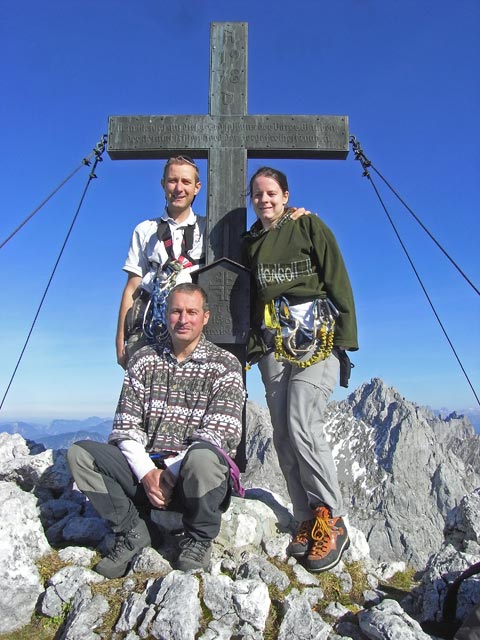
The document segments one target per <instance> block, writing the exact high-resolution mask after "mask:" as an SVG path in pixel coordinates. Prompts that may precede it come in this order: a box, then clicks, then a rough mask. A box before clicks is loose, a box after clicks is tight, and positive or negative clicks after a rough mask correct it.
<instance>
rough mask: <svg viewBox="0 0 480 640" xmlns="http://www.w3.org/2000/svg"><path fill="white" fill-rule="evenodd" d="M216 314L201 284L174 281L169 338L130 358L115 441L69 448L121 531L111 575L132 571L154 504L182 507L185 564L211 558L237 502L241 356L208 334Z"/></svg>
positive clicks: (90, 490)
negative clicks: (234, 459) (232, 460)
mask: <svg viewBox="0 0 480 640" xmlns="http://www.w3.org/2000/svg"><path fill="white" fill-rule="evenodd" d="M208 318H209V311H208V304H207V299H206V294H205V292H204V291H203V289H201V287H199V286H198V285H196V284H191V283H185V284H180V285H178V286H177V287H175V288H174V289H173V290H172V291H171V293H170V295H169V298H168V307H167V324H168V333H169V338H168V340H167V341H166V342H165V343H162V344H155V345H151V346H146V347H143V348H142V349H140V350H139V351H138V352H136V353H135V354H134V355H133V356H132V358H131V360H130V361H129V365H128V370H127V371H126V373H125V379H124V383H123V388H122V392H121V395H120V400H119V402H118V407H117V411H116V414H115V418H114V422H113V430H112V432H111V434H110V437H109V442H108V444H106V443H98V442H92V441H90V440H86V441H80V442H76V443H75V444H73V445H72V446H71V447H70V449H69V451H68V461H69V464H70V469H71V471H72V475H73V478H74V480H75V482H76V484H77V486H78V488H79V489H80V491H82V492H83V493H85V495H87V497H88V498H89V500H90V501H91V503H92V505H93V506H94V508H95V509H96V511H97V512H98V513H99V514H100V515H101V516H102V517H103V518H105V519H106V520H107V521H109V523H110V524H111V527H112V530H113V531H114V532H115V533H116V534H117V535H116V542H115V545H114V547H113V549H112V550H111V551H110V552H109V553H108V555H107V556H106V557H104V558H103V559H102V560H101V561H100V562H99V563H98V564H97V565H96V567H95V570H96V571H97V572H98V573H100V574H102V575H104V576H105V577H107V578H115V577H120V576H123V575H125V573H126V571H127V569H128V565H129V564H130V561H131V560H132V559H133V557H134V556H135V555H136V554H137V553H138V552H139V551H140V550H141V549H142V548H144V547H146V546H148V545H149V544H150V543H151V537H150V533H149V529H148V527H147V523H146V520H148V516H147V515H146V513H147V512H148V511H149V509H150V508H151V507H155V508H157V509H167V508H170V509H174V510H176V511H181V512H182V514H183V525H184V530H185V536H184V538H183V540H182V541H181V542H180V547H181V552H180V555H179V557H178V560H177V568H178V569H180V570H183V571H187V570H191V569H198V568H206V567H207V566H208V564H209V561H210V556H211V542H212V540H213V539H214V538H215V537H216V536H217V535H218V532H219V530H220V523H221V514H222V512H223V511H225V510H226V509H227V507H228V504H229V499H230V494H231V484H230V473H229V462H228V456H230V455H232V456H233V455H234V454H235V450H236V447H237V446H238V444H239V442H240V438H241V430H242V410H243V405H244V401H245V389H244V385H243V376H242V369H241V366H240V363H239V361H238V360H237V359H236V358H235V357H234V356H233V355H232V354H231V353H229V352H228V351H225V350H224V349H221V348H220V347H218V346H216V345H214V344H212V343H211V342H209V341H208V340H207V339H206V338H205V336H204V335H203V332H202V330H203V327H204V326H205V325H206V324H207V322H208ZM226 455H227V457H226Z"/></svg>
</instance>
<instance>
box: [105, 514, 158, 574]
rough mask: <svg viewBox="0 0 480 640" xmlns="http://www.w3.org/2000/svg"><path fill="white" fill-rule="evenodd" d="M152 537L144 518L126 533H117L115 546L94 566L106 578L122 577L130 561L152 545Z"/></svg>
mask: <svg viewBox="0 0 480 640" xmlns="http://www.w3.org/2000/svg"><path fill="white" fill-rule="evenodd" d="M150 542H151V539H150V534H149V532H148V528H147V525H146V524H145V522H144V521H143V520H139V521H138V523H137V524H136V525H135V526H134V527H133V529H130V531H126V532H124V533H117V538H116V540H115V544H114V545H113V548H112V549H111V550H110V551H109V552H108V554H107V555H106V556H105V557H104V558H103V559H102V560H100V562H99V563H98V564H97V565H95V567H94V568H93V569H94V571H96V572H97V573H99V574H100V575H102V576H105V578H110V579H112V578H121V577H122V576H124V575H125V574H126V572H127V569H128V565H129V564H130V561H131V560H132V559H133V558H134V556H136V555H137V553H139V552H140V551H141V550H142V549H144V548H145V547H148V546H149V545H150Z"/></svg>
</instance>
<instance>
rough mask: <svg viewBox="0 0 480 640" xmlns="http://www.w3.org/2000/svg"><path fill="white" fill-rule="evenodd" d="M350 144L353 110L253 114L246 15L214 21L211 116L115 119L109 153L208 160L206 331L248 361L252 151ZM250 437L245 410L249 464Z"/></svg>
mask: <svg viewBox="0 0 480 640" xmlns="http://www.w3.org/2000/svg"><path fill="white" fill-rule="evenodd" d="M348 144H349V136H348V118H347V116H301V115H256V116H254V115H248V114H247V23H245V22H213V23H212V25H211V30H210V95H209V109H208V115H203V116H202V115H195V116H188V115H183V116H182V115H170V116H112V117H110V118H109V124H108V153H109V155H110V157H111V158H112V159H113V160H117V159H119V160H122V159H128V160H131V159H142V160H143V159H150V158H151V159H161V158H164V159H165V158H170V157H171V156H177V155H183V154H185V155H189V156H191V157H192V158H207V159H208V194H207V231H206V235H207V237H206V238H205V254H206V255H205V259H206V267H204V268H203V269H201V270H200V271H198V272H197V274H198V276H197V278H198V282H199V284H201V285H202V286H203V287H204V289H206V291H207V293H208V297H209V303H210V309H211V311H212V313H211V316H210V321H209V323H208V325H207V326H206V328H205V334H206V335H207V337H208V338H209V339H210V340H212V341H213V342H216V343H217V344H221V345H222V346H224V347H225V348H228V349H229V350H230V351H232V353H234V354H235V355H236V356H237V357H238V358H239V360H240V361H241V362H243V363H244V362H245V344H246V339H247V334H248V328H249V292H248V289H249V276H248V273H247V274H245V273H244V272H245V269H243V268H242V267H241V266H240V265H239V264H237V263H239V262H240V247H241V240H240V237H241V234H242V233H243V232H244V231H245V226H246V211H247V208H246V197H247V194H246V183H247V176H246V172H247V158H326V159H345V158H346V157H347V154H348ZM242 269H243V272H242ZM202 272H203V273H202ZM245 442H246V435H245V415H244V433H243V438H242V442H241V444H240V446H239V448H238V450H237V457H236V461H237V463H238V465H239V467H240V469H241V470H242V471H244V470H245V468H246V448H245V447H246V445H245Z"/></svg>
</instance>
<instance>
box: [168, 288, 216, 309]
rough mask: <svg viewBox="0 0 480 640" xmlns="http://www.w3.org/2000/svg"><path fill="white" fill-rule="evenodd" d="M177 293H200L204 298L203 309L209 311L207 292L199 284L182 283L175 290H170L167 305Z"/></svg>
mask: <svg viewBox="0 0 480 640" xmlns="http://www.w3.org/2000/svg"><path fill="white" fill-rule="evenodd" d="M176 291H178V292H180V293H197V292H198V293H199V294H200V295H201V296H202V309H203V310H204V311H209V307H208V296H207V292H206V291H205V289H204V288H203V287H201V286H200V285H199V284H195V283H194V282H182V283H181V284H177V285H176V286H175V287H173V289H171V290H170V292H169V294H168V299H167V303H168V302H170V298H171V296H172V294H173V293H175V292H176Z"/></svg>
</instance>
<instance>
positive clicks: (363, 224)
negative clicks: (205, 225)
mask: <svg viewBox="0 0 480 640" xmlns="http://www.w3.org/2000/svg"><path fill="white" fill-rule="evenodd" d="M213 21H217V22H222V21H241V22H248V30H249V45H248V51H249V54H248V55H249V65H248V76H249V77H248V103H249V113H250V114H255V113H258V114H267V113H276V114H290V113H291V114H306V115H310V114H323V115H345V114H346V115H348V116H349V121H350V132H351V133H352V134H354V135H355V136H357V138H358V139H359V141H360V142H361V144H362V147H363V150H364V152H365V153H366V155H367V156H368V157H369V159H370V160H371V161H372V162H373V164H374V165H375V167H376V168H377V169H378V170H379V171H380V172H381V173H382V174H383V175H384V176H385V177H386V179H387V180H388V181H389V182H390V183H391V184H392V185H393V186H394V187H395V189H396V190H397V191H398V192H399V193H400V194H401V195H402V197H403V198H404V199H405V200H406V201H407V203H408V204H409V206H410V207H411V208H412V209H413V210H414V211H415V213H416V214H417V215H418V216H419V217H420V218H421V220H422V221H423V223H424V224H425V225H426V226H427V227H428V229H429V230H430V231H431V233H432V234H433V235H434V236H435V237H436V238H437V240H438V241H439V242H440V244H441V245H442V246H443V247H444V248H445V249H446V250H447V251H448V253H449V254H450V255H451V256H452V258H453V259H454V260H455V261H456V262H457V263H458V264H459V265H460V266H461V268H462V269H463V271H464V272H465V273H466V274H467V275H468V277H469V278H470V279H471V280H473V282H474V283H475V285H476V286H477V288H478V287H479V285H480V282H479V281H480V277H479V260H478V238H479V237H480V228H479V227H480V223H479V215H478V202H479V200H480V186H479V185H480V180H479V171H478V160H479V157H478V155H479V152H478V148H479V145H478V139H477V138H478V136H477V134H476V133H475V125H476V122H477V119H478V114H479V102H480V100H479V82H478V68H479V62H480V59H479V58H480V55H479V53H480V44H479V39H478V33H479V30H480V3H478V2H477V0H456V2H451V0H450V1H447V0H424V1H423V2H418V0H415V1H414V0H403V1H402V2H398V1H393V0H336V1H335V2H331V1H329V2H326V1H323V0H315V1H313V0H312V1H302V0H299V1H298V2H295V3H291V2H287V1H286V0H280V1H278V2H275V3H273V2H269V1H268V0H265V2H262V3H259V2H258V1H257V0H242V1H241V2H238V1H236V0H228V1H223V0H222V1H220V0H215V1H213V0H211V1H208V0H184V1H182V0H177V1H176V2H174V3H168V4H167V3H163V2H159V1H158V0H156V1H154V0H142V1H139V2H135V3H133V2H132V3H127V2H125V3H120V2H113V1H112V0H102V1H99V0H95V1H94V0H83V1H82V2H65V1H62V2H60V1H58V0H50V1H49V2H46V3H38V2H33V1H30V0H29V1H25V0H19V1H18V2H16V3H15V4H13V3H7V2H2V3H1V20H0V52H1V55H0V65H1V75H2V78H3V87H4V89H3V99H2V100H1V102H0V113H1V123H2V143H3V153H2V165H3V166H2V190H1V215H0V242H1V241H3V239H5V238H6V237H7V236H8V235H9V234H10V233H11V232H12V231H13V229H14V228H16V226H17V225H18V224H20V222H21V221H22V220H23V219H24V218H25V217H26V216H27V215H28V214H30V213H31V211H32V210H33V209H34V208H35V207H36V206H38V204H39V203H40V202H41V201H42V200H43V199H44V198H45V197H46V196H47V195H48V194H49V193H50V192H51V191H52V190H53V189H54V188H55V187H56V186H57V185H58V184H59V183H60V182H61V180H63V179H64V178H65V177H66V176H67V175H68V174H69V173H70V172H71V171H72V170H73V169H74V168H75V167H77V166H78V164H79V163H80V162H81V160H82V158H84V157H85V156H87V155H88V154H89V153H90V151H91V150H92V148H93V147H94V146H95V144H96V143H97V141H98V140H99V139H100V137H101V135H102V134H103V133H106V131H107V121H108V116H109V115H138V114H143V115H145V114H149V115H150V114H201V113H207V112H208V77H209V69H208V68H209V46H210V43H209V38H210V23H211V22H213ZM260 164H263V163H262V161H259V160H255V161H250V162H249V174H251V173H252V172H253V171H254V170H255V169H256V168H257V167H258V166H260ZM271 164H274V166H276V167H278V168H280V169H282V170H284V171H285V172H286V173H287V175H288V178H289V182H290V193H291V202H292V203H296V204H301V205H304V206H306V207H307V208H309V209H311V210H312V211H315V212H317V213H318V214H319V215H320V216H321V217H322V218H323V219H324V220H325V222H326V223H327V224H328V225H329V226H330V227H331V228H332V230H333V231H334V233H335V235H336V236H337V239H338V242H339V244H340V246H341V249H342V251H343V254H344V258H345V261H346V263H347V267H348V269H349V273H350V277H351V280H352V285H353V289H354V293H355V298H356V304H357V312H358V322H359V338H360V346H361V349H360V351H358V352H357V353H356V354H354V356H353V360H354V362H355V365H356V366H355V369H354V371H353V375H352V380H351V385H350V389H349V390H348V391H346V390H338V391H337V392H335V394H334V398H337V399H340V398H343V397H345V396H346V395H347V393H348V392H350V391H351V390H352V389H354V388H356V387H357V386H359V385H360V384H362V383H363V382H366V381H369V380H370V379H371V378H373V377H380V378H382V379H383V380H384V381H385V382H386V383H387V384H388V385H391V386H394V387H396V388H397V389H398V390H399V391H400V393H402V394H403V395H404V396H405V397H406V398H408V399H409V400H413V401H415V402H418V403H419V404H422V405H430V406H432V407H448V408H452V409H453V408H457V409H462V408H467V407H475V405H476V401H475V397H474V395H473V393H472V391H471V389H470V387H469V386H468V383H467V381H466V380H465V378H464V376H463V374H462V372H461V370H460V367H459V365H458V363H457V361H456V360H455V358H454V356H453V354H452V352H451V350H450V347H449V346H448V344H447V342H446V340H445V338H444V336H443V333H442V331H441V329H440V328H439V326H438V324H437V321H436V319H435V317H434V315H433V313H432V312H431V310H430V307H429V305H428V302H427V301H426V299H425V297H424V294H423V292H422V291H421V289H420V287H419V285H418V282H417V280H416V278H415V275H414V274H413V272H412V270H411V268H410V266H409V264H408V262H407V259H406V258H405V256H404V254H403V252H402V250H401V247H400V245H399V243H398V241H397V239H396V237H395V235H394V233H393V231H392V229H391V227H390V224H389V222H388V220H387V218H386V216H385V214H384V212H383V209H382V208H381V205H380V203H379V202H378V200H377V198H376V196H375V193H374V191H373V189H372V188H371V185H370V184H369V182H368V181H367V180H366V179H365V178H363V177H362V170H361V167H360V164H359V163H358V162H355V161H354V158H353V155H352V154H351V153H350V155H349V158H348V159H347V160H346V161H300V160H297V161H281V160H279V161H271ZM162 166H163V162H162V161H112V160H110V158H109V157H108V155H107V154H105V155H104V161H103V163H102V164H101V165H100V166H99V167H98V170H97V175H98V179H97V180H96V181H93V183H92V184H91V186H90V189H89V191H88V194H87V197H86V201H85V203H84V205H83V207H82V209H81V212H80V215H79V217H78V220H77V222H76V224H75V227H74V230H73V233H72V235H71V238H70V240H69V242H68V244H67V247H66V250H65V252H64V255H63V258H62V260H61V262H60V265H59V268H58V270H57V273H56V275H55V277H54V279H53V282H52V285H51V287H50V291H49V293H48V296H47V298H46V301H45V303H44V306H43V310H42V312H41V313H40V316H39V319H38V321H37V324H36V327H35V329H34V331H33V334H32V337H31V339H30V342H29V345H28V347H27V349H26V352H25V355H24V357H23V360H22V362H21V364H20V366H19V369H18V371H17V374H16V377H15V379H14V381H13V384H12V387H11V389H10V391H9V394H8V396H7V399H6V401H5V403H4V407H3V410H2V412H1V413H0V420H5V419H10V418H14V417H17V418H18V417H22V418H33V417H36V418H42V417H43V418H55V417H65V418H68V417H86V416H89V415H100V416H111V415H112V414H113V412H114V410H115V405H116V402H117V399H118V394H119V390H120V387H121V382H122V375H123V374H122V370H121V369H120V367H118V365H117V364H116V361H115V350H114V334H115V326H116V317H117V311H118V304H119V299H120V295H121V291H122V288H123V285H124V281H125V274H124V273H123V272H122V270H121V267H122V264H123V261H124V258H125V255H126V252H127V249H128V243H129V239H130V235H131V232H132V230H133V227H134V226H135V224H136V223H137V222H139V221H140V220H143V219H146V218H148V217H151V216H154V215H156V214H157V213H159V212H160V211H161V208H162V205H163V197H162V190H161V187H160V183H159V178H160V172H161V169H162ZM200 166H201V169H202V172H203V175H204V176H205V175H206V162H201V163H200ZM87 177H88V169H86V168H85V169H82V170H81V171H80V172H78V173H77V174H76V176H75V177H74V178H73V179H72V180H71V181H70V182H69V183H68V185H67V186H66V187H64V188H63V189H62V190H61V191H60V193H59V194H57V195H56V196H55V197H54V198H53V200H52V201H50V203H49V204H48V205H46V206H45V207H44V208H43V209H42V210H41V211H40V212H39V213H38V214H37V215H36V216H35V217H34V218H33V220H32V221H31V222H29V223H28V224H27V225H26V226H25V227H24V228H23V229H22V230H21V231H20V232H19V233H18V234H17V235H16V236H15V237H14V238H13V239H12V240H11V241H10V242H9V243H8V244H7V245H6V246H5V247H4V248H3V249H1V250H0V269H1V272H2V275H3V277H2V280H1V284H0V290H1V297H2V312H1V316H0V350H1V353H2V364H1V367H0V393H1V397H3V394H4V392H5V389H6V386H7V384H8V381H9V380H10V376H11V375H12V372H13V369H14V367H15V364H16V362H17V359H18V357H19V355H20V351H21V349H22V347H23V344H24V341H25V339H26V336H27V333H28V330H29V328H30V325H31V323H32V321H33V317H34V315H35V312H36V309H37V306H38V304H39V302H40V299H41V296H42V294H43V291H44V288H45V286H46V283H47V281H48V278H49V277H50V273H51V270H52V268H53V265H54V263H55V260H56V258H57V255H58V252H59V250H60V247H61V245H62V243H63V240H64V238H65V235H66V232H67V230H68V228H69V226H70V223H71V220H72V218H73V215H74V213H75V211H76V208H77V206H78V203H79V200H80V196H81V193H82V191H83V189H84V186H85V183H86V181H87ZM374 180H375V182H376V184H377V186H378V187H379V189H380V190H381V192H382V197H383V198H384V200H385V203H386V205H387V207H388V209H389V211H390V213H391V215H392V217H393V218H394V220H395V223H396V224H397V225H398V228H399V231H400V233H401V235H402V238H403V240H404V242H405V244H406V245H407V248H408V250H409V251H410V253H411V256H412V259H413V261H414V263H415V265H416V267H417V269H418V272H419V273H420V275H421V277H422V279H423V281H424V284H425V287H426V288H427V291H428V292H429V295H430V297H431V299H432V301H433V303H434V304H435V306H436V308H437V312H438V314H439V316H440V318H441V320H442V322H443V324H444V326H445V328H446V330H447V332H448V333H449V336H450V338H451V340H452V342H453V344H454V346H455V349H456V350H457V353H458V354H459V356H460V358H461V360H462V363H463V366H464V367H465V369H466V371H467V373H468V375H469V376H470V379H471V381H472V384H473V385H474V387H475V389H476V391H477V394H478V393H479V390H480V355H479V354H480V348H479V347H480V323H479V307H480V305H479V297H478V295H477V294H476V293H475V292H474V291H473V289H472V288H471V287H470V286H469V285H468V284H467V283H466V282H465V281H464V280H463V279H462V278H461V276H460V275H459V274H458V273H457V272H456V271H455V270H454V269H453V267H452V266H451V264H450V263H449V262H448V261H447V260H446V259H445V257H444V256H443V255H442V254H441V253H440V252H439V250H438V249H437V248H436V247H435V246H434V245H433V243H432V242H431V240H430V239H429V238H428V237H427V236H426V235H425V233H424V232H423V231H422V230H421V229H420V227H418V225H416V223H414V222H413V220H412V218H411V216H410V215H409V214H408V213H407V212H406V211H405V209H403V208H402V207H401V205H400V204H399V203H398V202H397V201H396V200H395V199H394V198H393V197H392V196H390V195H389V192H388V191H387V190H386V189H385V188H384V187H383V186H382V182H381V180H380V179H379V178H377V177H375V175H374ZM204 182H205V181H204ZM205 186H206V185H205ZM205 193H206V188H205V187H204V190H203V191H202V192H201V194H200V196H199V197H198V198H197V200H196V202H195V210H196V212H197V213H203V212H204V209H205ZM249 215H250V219H251V212H250V214H249ZM248 387H249V397H250V399H252V400H255V401H258V402H262V401H263V393H262V385H261V383H260V381H259V377H258V373H257V372H256V371H255V370H253V371H252V372H251V373H249V376H248Z"/></svg>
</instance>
